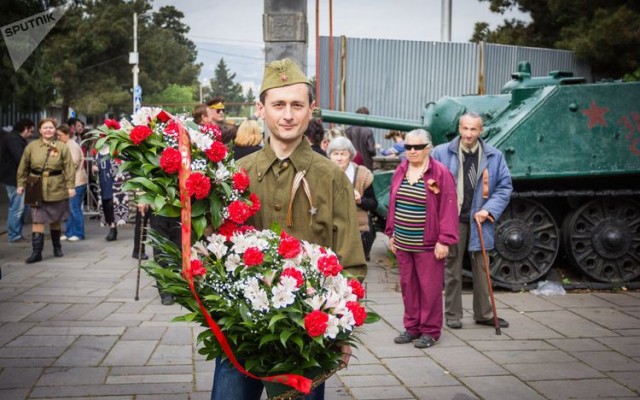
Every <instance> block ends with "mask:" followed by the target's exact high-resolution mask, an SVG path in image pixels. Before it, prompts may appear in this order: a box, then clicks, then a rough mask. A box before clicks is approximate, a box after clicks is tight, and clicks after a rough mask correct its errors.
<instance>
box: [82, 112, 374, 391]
mask: <svg viewBox="0 0 640 400" xmlns="http://www.w3.org/2000/svg"><path fill="white" fill-rule="evenodd" d="M132 122H133V123H129V122H128V121H126V120H123V121H120V122H117V121H113V120H107V121H106V123H105V125H103V126H101V127H99V128H97V130H95V131H94V132H93V133H94V137H95V138H96V140H97V143H96V146H97V147H99V148H100V147H102V146H109V150H110V153H111V155H112V156H113V157H117V158H119V159H121V160H122V162H121V164H120V168H121V169H122V170H124V171H128V172H129V173H130V175H131V176H132V179H130V180H129V181H128V182H127V183H126V185H125V186H126V188H127V189H130V190H136V191H137V195H138V201H139V202H142V203H146V204H150V205H152V206H153V208H154V212H155V213H156V214H159V215H163V216H168V217H174V216H179V215H181V216H182V221H183V235H182V241H183V243H182V247H181V248H179V247H178V246H176V244H174V243H172V242H171V241H169V240H167V239H166V238H164V237H162V236H160V235H159V234H157V233H155V232H153V231H151V232H150V238H151V242H152V245H153V246H154V247H156V248H159V249H161V250H162V251H161V253H162V254H163V255H162V256H160V257H159V258H157V259H155V260H153V261H148V262H146V263H145V264H144V265H143V266H142V268H144V269H145V271H147V273H148V274H149V275H151V276H152V277H153V278H155V279H156V281H157V282H158V285H159V286H160V288H161V290H162V292H166V293H170V294H172V295H173V296H174V298H175V300H176V302H177V303H178V304H180V305H182V306H183V307H185V308H186V309H187V310H188V311H189V313H188V314H186V315H184V316H182V317H179V318H177V320H179V321H188V322H198V323H200V324H201V325H203V326H205V327H209V328H211V329H207V330H204V331H203V332H202V333H201V334H200V335H199V336H198V342H199V343H200V344H201V345H202V346H201V349H200V350H199V351H200V353H202V354H204V355H206V356H207V358H208V359H212V358H214V357H217V356H222V357H223V358H225V359H229V361H231V362H232V363H233V364H234V365H235V366H236V367H237V368H238V369H239V370H240V371H242V372H243V373H245V374H247V375H250V376H253V377H258V378H261V379H263V380H264V381H265V385H266V386H267V388H268V390H269V386H268V385H267V384H268V383H273V382H280V383H285V384H287V385H289V386H292V387H295V388H296V389H298V390H300V391H303V392H305V391H308V390H309V389H310V385H311V384H310V382H311V381H310V379H307V378H314V377H318V378H317V379H316V380H315V382H319V381H321V380H323V379H326V378H327V377H328V376H330V374H332V373H333V372H335V371H336V370H337V369H338V368H340V367H341V360H342V357H343V351H344V349H345V348H348V347H346V346H350V345H354V344H355V342H356V340H357V339H356V337H355V336H354V335H353V333H354V331H355V330H356V328H357V327H359V326H361V325H362V324H364V323H370V322H375V321H377V320H378V319H379V317H378V316H377V315H376V314H373V313H367V311H366V309H365V307H364V303H365V300H364V297H365V291H364V288H363V286H362V285H361V284H360V282H359V281H358V280H356V279H349V278H347V277H345V276H344V275H343V274H342V273H341V271H342V266H341V265H340V263H339V260H338V257H337V256H336V255H335V254H334V253H333V252H332V251H331V250H330V249H327V248H323V247H320V246H318V245H314V244H311V243H307V242H305V241H300V240H298V239H296V238H294V237H292V236H289V235H287V234H286V233H284V232H278V231H277V228H274V229H273V230H263V231H256V230H255V229H253V228H252V227H248V226H246V225H243V224H244V222H245V221H246V220H247V218H249V217H250V216H251V215H253V214H254V213H256V212H257V211H258V209H259V207H260V202H259V199H258V198H257V197H256V196H255V195H254V194H251V193H249V191H248V190H247V189H248V187H249V178H248V176H247V174H246V172H245V171H244V170H242V169H239V168H237V167H236V165H235V163H234V162H233V158H232V157H231V155H230V154H229V151H228V150H227V149H226V147H225V146H224V145H223V144H222V142H221V141H220V136H221V134H220V131H219V129H218V128H217V127H215V126H204V127H198V126H196V125H195V124H193V123H192V122H191V121H188V120H180V119H177V118H175V117H172V116H170V115H169V114H167V113H165V112H164V111H162V110H161V109H152V108H143V109H142V110H140V112H139V113H137V114H136V115H134V116H133V121H132ZM185 129H186V131H187V133H188V138H187V137H186V134H185ZM185 142H186V143H185ZM185 149H187V150H185ZM184 153H188V154H184ZM189 160H190V162H187V161H189ZM181 185H182V186H181ZM185 193H186V195H187V197H186V200H187V201H185V198H184V197H182V198H181V197H180V195H181V194H182V195H183V196H184V195H185ZM181 200H182V201H181ZM183 203H185V204H183ZM189 205H190V207H189ZM188 221H191V225H192V228H193V233H194V235H193V236H191V229H189V228H190V227H186V229H185V225H184V224H185V222H187V223H188ZM158 261H162V264H163V265H169V266H170V268H163V267H162V266H161V265H160V264H158ZM300 378H302V379H300ZM296 382H298V383H296ZM300 382H301V383H300Z"/></svg>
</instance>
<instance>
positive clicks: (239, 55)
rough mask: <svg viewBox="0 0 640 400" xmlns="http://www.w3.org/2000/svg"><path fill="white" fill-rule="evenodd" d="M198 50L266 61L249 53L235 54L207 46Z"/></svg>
mask: <svg viewBox="0 0 640 400" xmlns="http://www.w3.org/2000/svg"><path fill="white" fill-rule="evenodd" d="M198 51H205V52H208V53H215V54H222V55H224V56H230V57H239V58H248V59H250V60H257V61H264V59H263V58H262V57H252V56H247V55H243V54H233V53H227V52H224V51H218V50H211V49H205V48H202V47H198Z"/></svg>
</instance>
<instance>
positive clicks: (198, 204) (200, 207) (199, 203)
mask: <svg viewBox="0 0 640 400" xmlns="http://www.w3.org/2000/svg"><path fill="white" fill-rule="evenodd" d="M206 209H207V203H206V202H205V201H204V200H196V201H194V202H192V203H191V217H192V218H194V217H199V216H201V215H204V212H205V210H206Z"/></svg>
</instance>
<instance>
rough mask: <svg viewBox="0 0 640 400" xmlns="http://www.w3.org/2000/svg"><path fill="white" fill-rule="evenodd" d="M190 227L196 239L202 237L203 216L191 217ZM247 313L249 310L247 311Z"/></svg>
mask: <svg viewBox="0 0 640 400" xmlns="http://www.w3.org/2000/svg"><path fill="white" fill-rule="evenodd" d="M191 225H192V226H193V231H194V233H195V237H196V238H198V239H199V238H201V237H202V236H203V235H204V230H205V229H206V228H207V219H206V218H205V217H204V215H203V216H201V217H198V218H193V216H192V217H191ZM247 311H249V310H247Z"/></svg>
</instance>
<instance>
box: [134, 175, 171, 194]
mask: <svg viewBox="0 0 640 400" xmlns="http://www.w3.org/2000/svg"><path fill="white" fill-rule="evenodd" d="M129 182H132V183H133V182H135V183H140V184H142V186H144V187H145V188H146V189H148V190H149V191H150V192H152V193H162V192H163V190H162V188H161V187H160V186H158V185H156V184H155V183H153V182H152V181H151V179H149V178H145V177H143V176H139V177H136V178H131V179H129Z"/></svg>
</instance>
